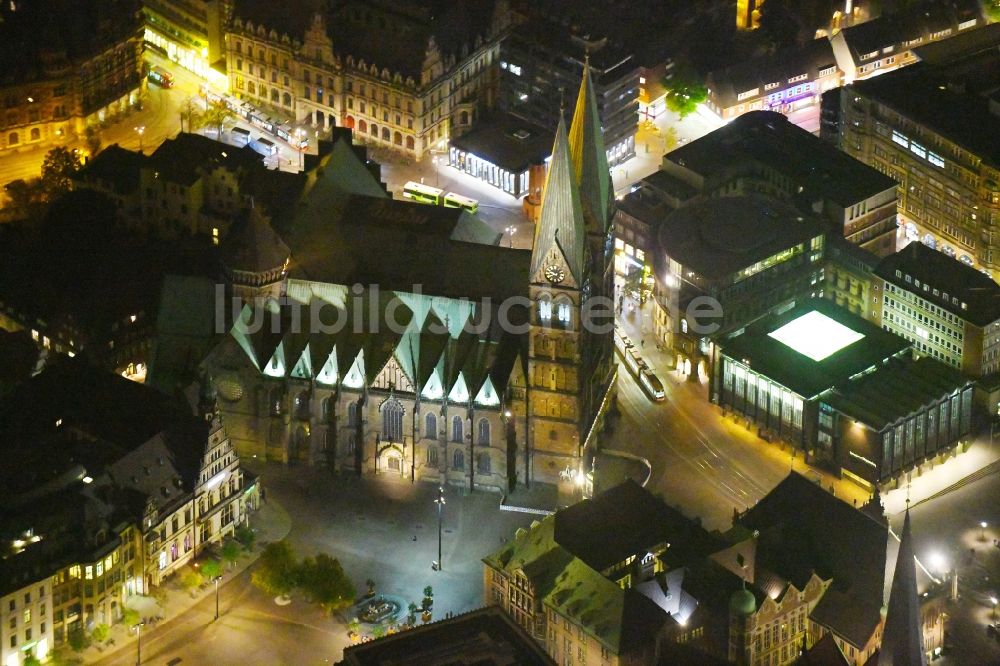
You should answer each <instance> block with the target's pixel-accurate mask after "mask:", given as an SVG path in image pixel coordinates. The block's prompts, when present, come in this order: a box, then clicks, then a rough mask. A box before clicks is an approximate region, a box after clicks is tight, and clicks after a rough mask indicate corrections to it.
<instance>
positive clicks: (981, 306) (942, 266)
mask: <svg viewBox="0 0 1000 666" xmlns="http://www.w3.org/2000/svg"><path fill="white" fill-rule="evenodd" d="M897 271H898V272H899V276H897V275H896V272H897ZM875 274H876V275H878V276H879V277H880V278H882V279H883V280H885V281H886V282H891V283H892V284H894V285H896V286H897V287H900V288H901V289H904V290H906V291H909V292H913V293H915V294H917V295H918V296H920V297H921V298H923V299H924V300H926V301H928V302H930V303H933V304H934V305H937V306H939V307H941V308H943V309H945V310H947V311H948V312H951V313H952V314H954V315H955V316H956V317H958V318H959V319H964V320H965V321H968V322H971V323H972V324H974V325H976V326H986V325H988V324H991V323H993V322H995V321H996V320H997V319H1000V285H998V284H997V283H996V282H994V281H993V280H992V279H991V278H990V277H989V276H987V275H985V274H983V273H981V272H979V271H978V270H976V269H975V268H973V267H972V266H966V265H965V264H963V263H962V262H961V261H958V260H957V259H952V258H951V257H949V256H948V255H946V254H944V253H943V252H938V251H937V250H934V249H932V248H930V247H928V246H926V245H924V244H923V243H920V242H917V241H914V242H912V243H910V244H909V245H907V246H906V247H904V248H903V249H902V250H900V251H899V252H896V253H894V254H890V255H889V256H888V257H885V258H884V259H882V261H881V262H879V265H878V268H877V269H876V270H875ZM907 277H910V278H911V279H912V280H913V281H912V282H911V281H910V280H907V279H906V278H907ZM935 292H937V293H935ZM953 298H954V299H955V300H954V301H953V300H952V299H953Z"/></svg>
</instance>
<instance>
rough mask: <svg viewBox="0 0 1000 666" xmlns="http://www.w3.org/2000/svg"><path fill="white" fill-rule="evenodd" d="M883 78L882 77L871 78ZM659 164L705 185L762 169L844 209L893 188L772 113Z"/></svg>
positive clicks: (757, 114)
mask: <svg viewBox="0 0 1000 666" xmlns="http://www.w3.org/2000/svg"><path fill="white" fill-rule="evenodd" d="M876 78H885V77H876ZM665 159H667V160H669V161H670V162H673V163H674V164H676V165H679V166H681V167H684V168H685V169H689V170H691V171H694V172H695V173H697V174H699V175H700V176H702V177H704V178H706V179H711V178H713V177H715V178H720V177H723V176H725V175H726V174H728V173H731V172H732V170H734V169H736V170H739V169H740V168H741V167H742V168H752V167H753V166H754V165H756V164H762V165H764V166H766V167H767V168H769V169H773V170H774V171H777V172H778V173H780V174H783V175H785V176H787V177H788V178H790V179H791V180H792V182H793V183H795V184H796V185H799V186H801V187H803V188H804V189H805V192H804V193H803V194H802V196H805V197H817V196H818V197H822V198H824V199H830V200H831V201H834V202H835V203H837V204H839V205H841V206H844V207H848V206H853V205H854V204H856V203H858V202H860V201H862V200H863V199H867V198H868V197H871V196H874V195H876V194H879V193H881V192H885V191H886V190H891V189H893V188H895V187H896V181H895V180H893V179H892V178H890V177H889V176H886V175H885V174H882V173H880V172H879V171H876V170H875V169H873V168H872V167H870V166H868V165H867V164H865V163H863V162H861V161H859V160H856V159H854V158H853V157H851V156H850V155H848V154H847V153H844V152H842V151H840V150H838V149H837V148H836V147H835V146H833V145H832V144H830V143H827V142H826V141H823V140H822V139H820V138H819V137H817V136H815V135H813V134H811V133H810V132H808V131H806V130H804V129H802V128H801V127H798V126H797V125H794V124H792V123H791V122H790V121H789V120H788V118H787V117H786V116H783V115H782V114H780V113H775V112H773V111H752V112H750V113H745V114H743V115H741V116H739V117H738V118H736V119H734V120H733V121H732V122H730V123H729V124H727V125H725V126H723V127H721V128H719V129H717V130H715V131H714V132H710V133H708V134H706V135H705V136H703V137H701V138H700V139H697V140H695V141H692V142H691V143H688V144H686V145H684V146H681V147H679V148H677V149H675V150H673V151H671V152H669V153H667V155H666V156H665Z"/></svg>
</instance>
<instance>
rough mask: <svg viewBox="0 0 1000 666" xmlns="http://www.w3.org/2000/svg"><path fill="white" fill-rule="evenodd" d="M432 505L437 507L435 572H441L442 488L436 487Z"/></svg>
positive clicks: (442, 562)
mask: <svg viewBox="0 0 1000 666" xmlns="http://www.w3.org/2000/svg"><path fill="white" fill-rule="evenodd" d="M434 503H435V504H437V507H438V559H437V562H436V564H437V568H436V569H435V571H441V570H442V569H443V568H444V561H443V559H442V557H441V509H443V508H444V504H445V502H444V486H438V498H437V499H436V500H434Z"/></svg>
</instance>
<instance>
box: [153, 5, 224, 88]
mask: <svg viewBox="0 0 1000 666" xmlns="http://www.w3.org/2000/svg"><path fill="white" fill-rule="evenodd" d="M232 8H233V0H142V17H143V21H144V22H145V29H144V34H143V38H144V39H145V41H146V44H147V45H148V48H150V49H151V50H153V51H156V52H158V53H160V54H162V55H164V56H166V57H167V58H169V59H170V61H171V62H172V63H176V64H178V65H180V66H181V67H183V68H184V69H187V70H188V71H191V72H194V73H195V74H197V75H198V76H199V77H200V78H202V79H207V80H210V81H213V82H220V83H221V84H222V85H223V86H225V83H226V72H225V65H224V64H223V63H220V62H219V61H220V60H221V59H222V58H223V57H224V56H225V44H224V35H225V28H224V26H225V25H226V23H227V21H228V20H229V18H230V15H231V13H232ZM217 63H218V65H217V66H218V68H219V69H214V68H213V65H216V64H217Z"/></svg>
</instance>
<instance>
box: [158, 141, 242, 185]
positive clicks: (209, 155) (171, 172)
mask: <svg viewBox="0 0 1000 666" xmlns="http://www.w3.org/2000/svg"><path fill="white" fill-rule="evenodd" d="M261 163H262V158H261V156H260V153H258V152H257V151H255V150H254V149H253V148H251V147H250V146H242V147H240V148H237V147H236V146H230V145H228V144H224V143H220V142H218V141H216V140H214V139H209V138H208V137H206V136H202V135H200V134H188V133H186V132H181V133H180V134H178V135H177V136H175V137H174V138H172V139H167V140H166V141H164V142H163V143H161V144H160V146H159V147H158V148H157V149H156V150H155V151H153V154H152V155H150V156H149V161H148V162H147V166H148V167H150V168H152V169H155V170H156V171H157V172H158V174H159V175H158V177H162V178H165V179H167V180H169V181H171V182H176V183H180V184H183V185H190V184H191V183H193V182H195V181H196V180H197V179H198V178H199V177H200V173H201V171H202V170H204V171H211V170H212V169H214V168H215V167H216V166H224V167H225V168H227V169H230V170H231V171H237V170H240V169H245V168H250V167H253V166H254V165H258V166H259V165H260V164H261Z"/></svg>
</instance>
